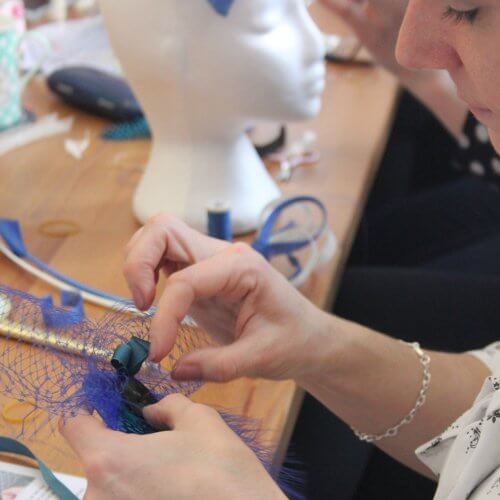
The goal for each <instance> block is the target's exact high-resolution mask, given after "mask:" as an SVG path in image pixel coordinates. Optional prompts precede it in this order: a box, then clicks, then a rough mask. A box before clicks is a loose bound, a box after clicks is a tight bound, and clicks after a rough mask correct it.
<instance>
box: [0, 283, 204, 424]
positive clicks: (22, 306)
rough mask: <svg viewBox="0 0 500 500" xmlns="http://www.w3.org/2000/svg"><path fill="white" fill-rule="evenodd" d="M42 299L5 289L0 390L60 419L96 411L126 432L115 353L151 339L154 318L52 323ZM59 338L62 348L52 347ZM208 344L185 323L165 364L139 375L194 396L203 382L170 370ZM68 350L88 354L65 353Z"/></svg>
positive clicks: (161, 392)
mask: <svg viewBox="0 0 500 500" xmlns="http://www.w3.org/2000/svg"><path fill="white" fill-rule="evenodd" d="M43 304H44V301H43V299H38V298H35V297H32V296H30V295H28V294H26V293H23V292H19V291H16V290H12V289H10V288H6V287H2V286H0V333H2V336H0V393H1V394H3V395H6V396H8V397H10V398H13V399H15V400H18V401H23V402H24V401H29V402H31V403H32V404H33V405H34V406H35V407H37V408H40V409H43V410H45V411H46V412H47V413H48V414H49V416H53V417H59V416H62V417H68V416H72V415H75V414H76V413H77V412H78V410H80V409H81V408H87V409H88V408H93V409H96V410H97V411H98V412H99V414H100V415H101V416H102V417H103V419H104V421H105V422H106V424H107V425H108V426H109V427H110V428H112V429H115V430H123V429H122V428H121V424H120V420H119V415H118V413H117V408H119V407H120V406H121V403H122V398H123V385H124V384H123V380H122V379H121V378H120V376H119V375H118V373H117V372H116V370H115V369H114V368H113V367H112V365H111V363H110V355H111V354H112V353H113V352H114V350H115V349H116V347H118V346H119V345H121V344H124V343H126V342H128V341H129V340H130V338H131V337H132V336H135V337H138V338H140V339H147V338H148V334H149V329H150V322H151V319H150V318H149V317H146V316H144V317H138V316H131V315H129V314H127V313H125V312H123V313H120V312H117V313H112V314H108V315H106V316H104V317H103V318H102V319H100V320H99V321H93V320H88V319H86V320H84V321H82V322H80V323H79V324H76V325H70V326H66V327H62V328H53V327H52V328H49V327H47V325H46V323H45V319H44V314H43V310H44V309H43V308H42V305H43ZM54 312H55V313H58V314H64V313H65V312H66V310H65V309H64V308H60V307H54ZM30 337H31V338H34V339H35V338H36V343H33V344H29V343H27V342H25V341H21V340H19V339H20V338H30ZM55 338H57V339H59V340H58V342H60V343H61V346H60V347H62V349H61V348H59V347H55V346H54V345H49V344H54V339H55ZM207 342H208V338H207V336H206V335H205V334H204V333H203V332H201V331H200V330H199V329H198V328H196V327H195V326H183V327H182V328H181V331H180V332H179V338H178V341H177V344H176V346H175V348H174V349H173V351H172V352H171V354H170V355H169V357H168V359H167V360H166V361H165V362H164V363H162V367H161V368H154V367H153V368H150V369H144V370H142V371H141V372H140V373H139V374H138V375H137V377H136V378H137V379H138V380H139V381H140V382H141V383H142V384H144V385H145V386H146V387H147V388H148V389H149V390H150V391H151V393H153V394H155V395H156V396H157V397H158V398H161V397H164V396H166V395H168V394H172V393H182V394H185V395H190V394H191V393H193V392H194V391H195V390H196V389H198V388H199V387H200V384H199V383H179V382H176V381H173V380H172V379H171V377H170V371H171V369H172V367H173V365H174V364H175V362H176V360H177V359H179V357H180V356H181V355H183V354H185V353H187V352H189V351H191V350H193V349H195V348H196V347H200V346H202V345H206V344H207ZM41 344H46V345H41ZM67 348H69V349H72V350H77V351H80V352H81V355H74V354H68V353H66V352H63V350H64V349H66V350H67ZM34 430H36V429H34Z"/></svg>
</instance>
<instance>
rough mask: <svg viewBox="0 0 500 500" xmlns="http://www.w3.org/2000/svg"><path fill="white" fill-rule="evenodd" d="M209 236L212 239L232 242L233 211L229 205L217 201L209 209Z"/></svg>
mask: <svg viewBox="0 0 500 500" xmlns="http://www.w3.org/2000/svg"><path fill="white" fill-rule="evenodd" d="M207 215H208V234H209V236H212V238H217V239H219V240H225V241H232V239H233V229H232V226H231V210H230V208H229V205H228V204H227V203H224V202H221V201H216V202H215V203H213V204H212V205H211V206H209V207H208V209H207Z"/></svg>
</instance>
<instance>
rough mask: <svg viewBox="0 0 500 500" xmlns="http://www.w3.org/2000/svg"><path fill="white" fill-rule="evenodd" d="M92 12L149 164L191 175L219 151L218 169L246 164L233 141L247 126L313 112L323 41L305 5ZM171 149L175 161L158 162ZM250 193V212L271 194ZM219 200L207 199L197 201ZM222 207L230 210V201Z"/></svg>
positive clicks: (138, 4)
mask: <svg viewBox="0 0 500 500" xmlns="http://www.w3.org/2000/svg"><path fill="white" fill-rule="evenodd" d="M101 9H102V12H103V15H104V17H105V19H106V24H107V27H108V30H109V33H110V37H111V40H112V43H113V46H114V49H115V51H116V53H117V55H118V57H119V59H120V61H121V63H122V66H123V68H124V72H125V74H126V76H127V78H128V79H129V82H130V83H131V85H132V87H133V89H134V91H135V93H136V95H137V97H138V99H139V101H140V102H141V105H142V107H143V109H144V111H145V114H146V116H147V118H148V121H149V122H150V125H151V127H152V130H153V135H154V140H155V146H154V151H153V155H152V161H153V159H154V156H155V154H159V151H158V148H160V149H164V152H163V154H162V155H160V156H162V158H161V159H160V160H161V161H162V162H163V164H164V165H165V162H167V161H168V162H171V161H173V160H175V162H176V163H178V162H179V161H181V162H182V165H183V167H184V168H186V167H187V168H189V169H191V170H193V169H194V171H196V170H197V169H198V165H199V164H200V162H201V163H202V164H207V163H210V161H211V154H215V153H216V150H217V149H220V151H219V153H220V155H217V154H215V157H214V158H213V160H214V161H217V162H218V164H220V163H221V162H222V163H223V162H224V161H228V162H229V161H231V162H232V163H234V162H235V161H236V162H238V163H240V164H241V163H243V162H247V163H248V162H250V163H253V164H255V163H256V162H257V161H258V159H257V158H254V154H253V152H252V153H250V152H249V151H247V152H246V153H245V152H244V151H243V149H245V148H243V146H242V143H241V141H242V135H243V134H244V132H245V130H246V129H247V128H248V127H249V126H251V125H253V124H256V123H258V122H259V121H273V122H287V121H295V120H302V119H307V118H311V117H313V116H314V115H315V114H316V113H317V112H318V111H319V109H320V106H321V94H322V91H323V88H324V79H325V66H324V62H323V61H324V50H325V49H324V41H323V37H322V35H321V34H320V32H319V30H318V28H317V27H316V25H315V24H314V22H313V21H312V19H311V18H310V16H309V13H308V11H307V6H306V0H101ZM236 142H239V144H236ZM167 144H169V146H170V152H169V153H167V152H166V145H167ZM181 144H183V145H184V146H185V147H184V148H181V149H182V150H180V149H179V148H180V145H181ZM248 146H250V144H248ZM235 148H238V150H239V152H237V151H236V150H235ZM173 149H177V152H176V158H175V159H173V158H170V159H168V158H167V156H165V155H168V156H170V157H171V156H172V150H173ZM223 150H224V151H225V153H223ZM236 153H237V154H238V155H240V158H239V159H237V158H236V157H235V156H234V155H235V154H236ZM224 154H225V155H226V157H227V160H224V159H223V158H222V156H224ZM179 155H181V156H179ZM157 160H158V158H157ZM150 167H151V168H158V167H153V166H152V165H151V163H150ZM148 168H149V167H148ZM220 168H221V169H222V170H221V171H220V177H222V176H225V175H226V172H225V171H224V169H223V167H222V165H221V167H220ZM232 168H235V167H232ZM260 168H262V165H260ZM214 175H215V172H214ZM266 175H267V173H266ZM262 179H263V178H261V182H263V180H262ZM171 180H172V179H171ZM199 180H200V179H199V176H198V181H199ZM269 180H270V179H268V181H267V182H269ZM157 181H158V177H157V176H156V182H157ZM248 182H253V181H251V180H248ZM256 187H257V186H256V185H254V187H253V188H256ZM139 189H141V186H140V187H139ZM234 189H235V190H238V189H239V187H238V186H236V185H234ZM260 189H261V190H262V189H263V191H264V193H263V196H261V197H260V198H262V199H259V196H257V197H256V199H255V205H256V207H255V208H254V211H258V210H260V209H262V208H263V204H264V199H263V198H268V199H267V201H271V199H272V198H274V197H276V196H277V195H278V194H279V192H278V190H277V188H276V187H275V186H274V187H273V188H272V189H271V187H270V186H268V187H267V188H265V187H264V186H261V188H260ZM271 191H272V192H271ZM266 192H267V194H266ZM254 193H255V191H254ZM193 194H194V191H193V190H190V192H189V193H186V196H188V195H190V196H192V195H193ZM196 194H197V195H199V194H200V192H199V191H197V192H196ZM219 194H221V193H208V192H207V193H206V198H207V199H208V197H209V196H211V195H219ZM236 194H237V193H236ZM222 195H224V193H222ZM240 195H243V193H240ZM211 197H212V199H213V198H214V196H211ZM229 197H230V196H228V194H227V193H226V198H229ZM204 201H207V200H204ZM223 201H229V202H230V204H231V206H232V208H233V212H234V203H233V202H232V200H229V199H224V200H223ZM136 202H137V198H136ZM136 205H137V203H136ZM136 208H137V207H136ZM159 208H162V209H166V210H168V209H169V207H168V206H167V207H159ZM151 211H152V209H150V210H148V212H151ZM174 211H177V212H179V211H178V210H174ZM136 212H137V210H136ZM147 215H148V216H149V215H153V214H152V213H148V214H147ZM179 215H181V216H182V215H183V214H182V213H180V214H179ZM235 215H236V216H237V214H235ZM203 216H205V215H203ZM139 218H140V219H145V218H146V217H145V215H139ZM255 218H256V215H255ZM195 225H198V224H195Z"/></svg>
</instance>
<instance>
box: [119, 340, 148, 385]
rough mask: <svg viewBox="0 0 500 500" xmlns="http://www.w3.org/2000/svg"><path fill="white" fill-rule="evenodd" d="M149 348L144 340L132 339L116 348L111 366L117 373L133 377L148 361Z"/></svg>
mask: <svg viewBox="0 0 500 500" xmlns="http://www.w3.org/2000/svg"><path fill="white" fill-rule="evenodd" d="M149 347H150V343H149V342H147V341H146V340H142V339H139V338H137V337H132V339H131V340H130V341H129V342H127V343H126V344H122V345H120V346H118V347H117V348H116V350H115V352H114V354H113V358H112V359H111V364H112V365H113V367H114V368H115V369H116V370H117V371H118V372H119V373H123V374H125V375H127V376H129V377H133V376H135V375H137V374H138V373H139V371H140V370H141V367H142V365H143V364H144V362H145V361H146V360H147V359H148V355H149Z"/></svg>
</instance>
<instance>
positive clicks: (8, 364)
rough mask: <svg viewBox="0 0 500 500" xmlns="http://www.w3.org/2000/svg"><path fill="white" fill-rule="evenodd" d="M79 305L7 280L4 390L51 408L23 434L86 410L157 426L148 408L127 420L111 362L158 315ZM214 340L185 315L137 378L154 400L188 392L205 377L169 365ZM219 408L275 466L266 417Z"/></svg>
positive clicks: (291, 478)
mask: <svg viewBox="0 0 500 500" xmlns="http://www.w3.org/2000/svg"><path fill="white" fill-rule="evenodd" d="M48 303H49V304H50V310H48V309H47V304H48ZM48 312H49V313H50V314H48ZM72 312H73V311H72V310H71V309H68V307H57V306H54V305H53V304H52V302H51V301H50V302H48V301H47V298H44V299H40V298H37V297H33V296H32V295H29V294H27V293H24V292H20V291H18V290H14V289H11V288H8V287H5V286H2V285H0V394H1V395H3V396H7V397H9V398H11V399H12V400H16V401H19V402H21V403H30V404H31V405H32V406H33V412H36V411H38V410H39V409H41V410H44V411H45V414H46V415H47V416H46V417H45V418H43V419H30V418H29V416H30V414H28V415H26V417H27V418H26V422H25V423H24V424H23V426H22V430H21V432H20V434H19V435H18V437H22V438H26V439H29V440H34V439H36V438H37V435H38V433H39V431H42V430H45V429H46V428H51V429H52V430H53V429H55V426H52V425H50V424H51V423H52V422H53V420H54V419H55V418H58V417H62V418H69V417H71V416H74V415H76V414H77V413H78V412H79V410H81V409H85V410H91V411H94V410H95V411H97V412H98V413H99V415H100V416H101V418H102V419H103V420H104V422H105V423H106V425H107V426H108V427H109V428H111V429H113V430H117V431H122V432H129V433H130V432H133V433H137V434H144V433H146V432H153V431H154V430H151V428H150V429H148V428H147V424H146V426H145V425H144V422H145V421H143V419H142V416H139V417H137V415H142V413H141V411H139V412H138V413H137V414H134V412H132V413H130V412H128V413H127V415H126V417H127V418H126V419H124V413H123V409H124V401H125V399H126V397H127V396H126V391H124V387H125V384H124V379H123V377H122V376H121V375H120V373H119V372H118V371H117V370H116V369H115V368H114V367H113V366H112V364H111V361H110V360H111V357H112V355H113V353H114V352H115V350H116V348H117V347H118V346H123V345H124V344H127V343H129V342H130V340H131V338H132V337H134V338H136V339H140V340H145V341H147V339H148V337H149V330H150V324H151V318H150V317H149V316H132V315H131V314H129V313H127V312H126V311H122V312H120V311H118V312H112V313H108V314H107V315H105V316H104V317H103V318H101V319H100V320H98V321H94V320H90V319H83V320H80V321H78V322H75V321H74V318H72V317H71V313H72ZM55 319H56V320H55ZM66 319H67V320H68V321H65V320H66ZM58 325H63V326H58ZM209 344H210V340H209V337H208V335H207V334H206V333H205V332H203V331H202V330H200V329H199V328H198V327H197V326H196V325H195V324H194V323H192V322H185V323H184V324H183V326H181V327H180V329H179V335H178V339H177V343H176V345H175V347H174V349H173V350H172V352H171V353H170V355H169V356H168V358H167V359H166V360H165V361H164V362H162V364H161V366H157V365H149V366H148V365H147V363H146V364H145V365H143V368H142V370H141V371H139V373H138V374H137V375H135V377H133V380H134V384H135V383H137V384H138V385H139V388H145V389H147V391H148V395H150V396H152V397H153V398H154V400H155V401H156V400H159V399H161V398H163V397H165V396H167V395H168V394H172V393H182V394H184V395H186V396H189V395H190V394H192V393H193V392H195V391H196V390H197V389H199V388H200V387H201V385H202V384H201V383H198V382H195V383H193V382H187V383H186V382H181V383H180V382H176V381H174V380H172V378H171V376H170V372H171V370H172V368H173V366H174V364H175V362H176V361H177V360H178V359H179V358H180V357H181V356H182V355H184V354H185V353H187V352H190V351H192V350H194V349H198V348H201V347H204V346H207V345H209ZM153 402H154V401H153ZM139 410H142V407H141V408H139ZM219 412H220V414H221V416H222V417H223V419H224V420H225V421H226V423H227V424H228V425H229V426H230V427H231V429H232V430H233V431H234V432H235V433H237V434H238V435H239V436H240V437H241V439H243V441H245V443H246V444H247V445H248V446H249V447H250V448H251V449H252V450H253V451H254V453H255V454H256V455H257V457H258V458H259V459H260V460H261V462H262V463H263V464H264V466H265V467H266V468H267V469H268V470H269V471H270V472H272V471H271V465H272V451H271V450H272V443H271V442H267V443H265V442H263V441H262V437H263V433H262V430H261V429H260V426H259V423H258V422H256V421H255V420H252V419H248V418H244V417H241V416H238V415H234V414H231V413H229V412H226V411H223V410H220V409H219ZM134 419H136V420H134ZM44 434H45V432H44ZM278 472H279V474H277V475H276V474H275V476H276V479H277V481H278V484H280V486H281V488H282V489H283V490H284V491H285V492H286V493H287V494H288V495H289V498H301V495H300V494H297V493H296V489H297V487H298V486H300V484H301V483H302V482H303V480H302V477H301V476H300V474H299V476H297V474H296V473H295V472H294V471H291V472H290V471H289V470H280V471H278Z"/></svg>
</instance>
